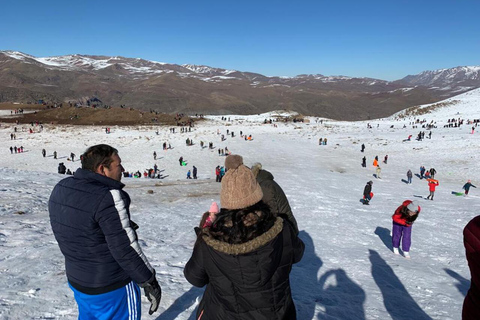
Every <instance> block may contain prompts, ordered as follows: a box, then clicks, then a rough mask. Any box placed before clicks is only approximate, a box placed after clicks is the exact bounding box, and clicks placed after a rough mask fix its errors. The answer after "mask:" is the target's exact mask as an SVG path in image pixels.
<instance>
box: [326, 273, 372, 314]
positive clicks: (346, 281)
mask: <svg viewBox="0 0 480 320" xmlns="http://www.w3.org/2000/svg"><path fill="white" fill-rule="evenodd" d="M332 276H333V278H335V280H336V281H335V285H328V286H327V287H326V288H324V287H325V284H326V282H327V280H328V281H329V282H330V280H329V279H332ZM318 286H319V288H320V289H321V290H322V294H321V297H320V299H319V300H318V301H317V302H318V303H320V304H322V305H323V306H324V307H325V313H324V314H322V313H319V314H318V319H320V320H327V319H356V320H364V319H365V311H364V309H363V303H364V302H365V291H363V289H362V288H361V287H360V286H359V285H358V284H356V283H355V282H353V281H352V280H351V279H350V278H349V277H348V276H347V274H346V273H345V271H344V270H343V269H332V270H329V271H327V272H325V273H324V274H323V275H322V276H321V277H320V280H319V281H318Z"/></svg>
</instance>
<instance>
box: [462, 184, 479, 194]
mask: <svg viewBox="0 0 480 320" xmlns="http://www.w3.org/2000/svg"><path fill="white" fill-rule="evenodd" d="M470 187H474V188H476V186H474V185H473V184H472V180H468V181H467V183H465V184H464V185H463V187H462V189H463V190H465V195H466V196H467V195H468V191H470Z"/></svg>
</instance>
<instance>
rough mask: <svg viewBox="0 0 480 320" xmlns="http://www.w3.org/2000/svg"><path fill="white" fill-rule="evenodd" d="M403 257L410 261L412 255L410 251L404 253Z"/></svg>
mask: <svg viewBox="0 0 480 320" xmlns="http://www.w3.org/2000/svg"><path fill="white" fill-rule="evenodd" d="M403 256H404V257H405V258H406V259H410V253H409V252H408V251H403Z"/></svg>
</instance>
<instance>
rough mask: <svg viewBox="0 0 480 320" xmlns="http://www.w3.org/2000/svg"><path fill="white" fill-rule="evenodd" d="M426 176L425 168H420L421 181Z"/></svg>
mask: <svg viewBox="0 0 480 320" xmlns="http://www.w3.org/2000/svg"><path fill="white" fill-rule="evenodd" d="M424 175H425V167H424V166H420V179H423V177H424Z"/></svg>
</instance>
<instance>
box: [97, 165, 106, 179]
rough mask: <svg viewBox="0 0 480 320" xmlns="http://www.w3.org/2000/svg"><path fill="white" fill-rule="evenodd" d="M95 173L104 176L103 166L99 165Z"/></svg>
mask: <svg viewBox="0 0 480 320" xmlns="http://www.w3.org/2000/svg"><path fill="white" fill-rule="evenodd" d="M95 172H96V173H98V174H101V175H102V176H104V175H105V166H104V165H103V164H101V165H99V166H98V167H97V170H96V171H95Z"/></svg>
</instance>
